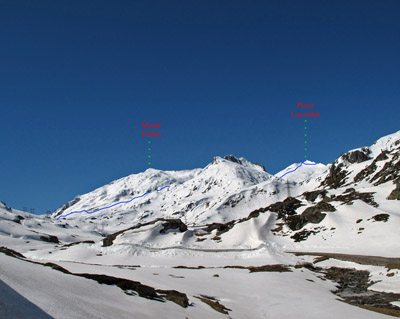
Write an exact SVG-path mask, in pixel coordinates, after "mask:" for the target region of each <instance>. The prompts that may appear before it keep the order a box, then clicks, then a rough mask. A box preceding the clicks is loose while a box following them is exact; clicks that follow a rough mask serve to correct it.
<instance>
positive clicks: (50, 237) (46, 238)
mask: <svg viewBox="0 0 400 319" xmlns="http://www.w3.org/2000/svg"><path fill="white" fill-rule="evenodd" d="M40 240H43V241H47V242H48V243H55V244H59V243H60V242H59V240H58V238H57V236H53V235H46V236H40Z"/></svg>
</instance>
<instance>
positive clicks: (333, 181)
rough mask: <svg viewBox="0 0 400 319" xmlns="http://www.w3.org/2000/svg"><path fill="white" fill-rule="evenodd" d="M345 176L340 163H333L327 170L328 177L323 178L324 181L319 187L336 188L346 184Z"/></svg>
mask: <svg viewBox="0 0 400 319" xmlns="http://www.w3.org/2000/svg"><path fill="white" fill-rule="evenodd" d="M347 175H348V173H347V172H346V170H345V168H344V165H343V164H342V163H340V164H337V163H336V164H335V163H333V164H332V166H331V167H330V169H329V174H328V176H327V177H326V178H325V180H323V181H322V183H321V186H328V187H331V188H338V187H340V186H342V185H343V184H344V183H345V182H346V176H347Z"/></svg>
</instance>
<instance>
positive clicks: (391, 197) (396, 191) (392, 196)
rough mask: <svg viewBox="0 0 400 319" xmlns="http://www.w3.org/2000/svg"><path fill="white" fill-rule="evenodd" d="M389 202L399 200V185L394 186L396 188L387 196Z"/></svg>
mask: <svg viewBox="0 0 400 319" xmlns="http://www.w3.org/2000/svg"><path fill="white" fill-rule="evenodd" d="M387 199H389V200H400V184H397V185H396V188H395V189H394V190H393V191H392V192H391V193H390V195H389V196H388V198H387Z"/></svg>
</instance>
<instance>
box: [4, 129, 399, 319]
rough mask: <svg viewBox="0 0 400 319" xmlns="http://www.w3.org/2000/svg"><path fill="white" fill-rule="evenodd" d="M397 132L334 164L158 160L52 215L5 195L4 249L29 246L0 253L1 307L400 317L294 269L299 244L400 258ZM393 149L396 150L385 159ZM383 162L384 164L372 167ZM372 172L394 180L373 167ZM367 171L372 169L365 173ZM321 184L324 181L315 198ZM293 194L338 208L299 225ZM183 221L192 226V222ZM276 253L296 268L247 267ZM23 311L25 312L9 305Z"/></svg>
mask: <svg viewBox="0 0 400 319" xmlns="http://www.w3.org/2000/svg"><path fill="white" fill-rule="evenodd" d="M398 141H400V131H399V132H396V133H394V134H392V135H389V136H385V137H383V138H381V139H379V140H378V141H377V142H375V143H374V144H373V145H372V146H371V147H364V148H360V149H357V150H360V151H362V152H365V154H368V156H369V159H368V160H365V161H362V162H359V163H357V162H356V163H349V162H347V161H346V160H345V159H344V158H345V157H343V156H342V157H340V158H339V159H338V160H336V161H335V162H334V163H333V164H328V165H324V164H317V163H314V162H310V161H306V162H305V163H306V164H316V165H302V166H301V167H299V168H298V169H296V167H298V166H299V165H300V163H294V164H293V165H291V166H289V167H287V168H286V169H284V170H282V171H281V172H279V173H277V174H275V175H272V174H269V173H268V172H265V170H264V169H263V168H262V167H261V166H260V165H258V164H252V163H250V162H249V161H247V160H246V159H244V158H236V157H234V156H232V155H229V156H226V157H224V158H222V157H215V158H214V160H213V161H212V163H210V164H209V165H207V166H206V167H205V168H197V169H193V170H185V171H160V170H156V169H148V170H146V171H145V172H143V173H140V174H133V175H129V176H127V177H124V178H121V179H119V180H116V181H113V182H111V183H109V184H107V185H105V186H102V187H99V188H97V189H95V190H94V191H92V192H89V193H87V194H83V195H79V196H77V197H76V198H75V199H74V200H72V201H70V202H68V203H66V204H65V205H63V206H62V207H60V208H59V209H58V210H57V211H56V212H54V213H53V215H52V216H49V217H46V216H37V215H32V214H28V213H24V212H21V211H17V210H14V209H12V208H10V207H7V206H6V205H5V204H4V203H0V247H7V248H8V249H12V250H15V251H16V252H18V253H20V254H22V255H23V256H24V257H20V258H15V257H12V256H9V255H6V254H5V253H0V280H1V281H0V297H1V298H0V299H1V300H3V305H4V307H2V309H5V310H3V313H2V312H1V311H2V310H0V317H1V318H3V317H4V318H22V317H23V316H24V315H23V313H24V311H25V313H26V312H27V311H31V312H32V313H35V314H36V317H37V318H40V317H42V318H47V317H49V316H50V317H54V318H132V317H133V318H157V317H162V318H186V317H187V318H228V317H231V318H391V317H390V316H386V315H383V314H379V313H376V312H372V311H368V310H365V309H362V308H358V307H355V306H352V305H349V304H346V303H342V302H339V301H338V300H337V298H338V297H337V296H335V295H334V294H333V293H332V291H333V290H335V285H336V284H335V283H333V282H331V281H324V280H322V279H321V275H320V274H318V273H316V272H312V271H310V270H308V269H306V268H295V267H294V266H295V265H296V264H299V263H304V262H312V261H313V259H314V258H315V256H301V257H299V256H295V255H293V254H292V253H289V252H315V253H336V254H338V253H339V254H347V255H365V256H380V257H387V258H399V257H400V256H399V251H400V232H399V231H398V229H399V227H400V201H399V200H388V196H389V194H390V193H391V192H392V191H393V190H394V188H395V185H394V182H393V181H394V179H395V178H396V176H397V175H396V176H395V175H393V174H398V173H391V174H392V175H390V174H387V175H384V174H383V173H384V172H385V169H386V168H387V167H388V166H389V167H392V166H393V167H395V166H396V165H398V164H397V163H398V161H399V154H400V142H398ZM382 150H383V151H386V153H385V154H386V158H385V159H383V160H380V161H375V160H376V158H377V157H378V156H379V155H380V154H381V152H382ZM353 151H354V150H352V151H350V152H353ZM372 163H375V166H376V167H375V168H374V170H375V171H374V172H373V173H368V174H370V175H368V174H367V175H366V176H364V175H362V174H363V172H365V171H368V172H369V170H371V168H369V170H368V167H371V165H372ZM387 163H388V164H387ZM339 164H343V165H342V167H343V170H344V173H345V174H344V182H343V183H342V184H341V185H340V186H338V187H331V186H329V183H327V182H326V181H327V180H329V178H328V177H330V174H331V169H332V166H333V165H336V166H337V165H339ZM389 164H390V165H392V166H390V165H389ZM333 168H335V166H333ZM294 169H296V171H294V172H292V173H289V174H287V175H286V176H285V177H284V178H280V176H281V175H283V174H285V173H287V172H289V171H292V170H294ZM360 174H361V175H360ZM365 174H366V173H365ZM374 174H378V175H379V174H381V175H382V174H383V175H382V176H383V178H386V179H382V177H381V175H379V176H377V177H376V178H375V179H374V178H371V177H372V176H373V175H374ZM356 176H364V177H363V178H361V179H360V178H358V180H357V181H355V178H356ZM377 181H379V183H377ZM352 189H354V190H352ZM312 192H317V193H315V198H313V196H310V194H313V193H312ZM324 192H325V193H324ZM349 194H353V195H352V196H353V197H351V196H350V195H349ZM354 194H356V196H354ZM357 194H359V195H357ZM365 194H367V195H365ZM368 194H369V195H368ZM289 195H290V196H291V198H292V199H295V200H297V201H298V207H297V208H296V210H295V214H296V215H298V216H300V215H301V214H302V213H304V212H306V211H307V210H310V209H315V207H317V206H318V205H329V206H330V207H331V208H329V209H328V210H323V211H322V213H323V214H324V217H323V219H322V220H321V221H319V222H308V223H306V224H305V225H302V227H301V228H300V229H292V228H291V227H290V226H289V223H288V222H285V220H284V219H283V218H282V216H281V215H280V214H286V213H287V212H288V210H289V213H290V209H289V208H285V209H286V210H285V209H283V210H281V211H279V209H278V208H277V207H281V206H279V205H283V204H282V203H287V201H288V200H289V201H290V198H288V196H289ZM349 196H350V197H351V199H349V198H350V197H349ZM357 196H359V197H357ZM135 197H136V198H135ZM133 198H135V199H133ZM121 202H125V203H121ZM112 205H114V206H113V207H111V208H107V209H102V208H104V207H108V206H112ZM318 207H320V206H318ZM324 207H325V206H324ZM98 209H102V210H100V211H98V212H94V211H95V210H98ZM82 210H86V211H88V212H94V213H91V214H88V213H87V212H79V211H82ZM75 212H79V213H75ZM288 216H290V214H289V215H288ZM377 216H378V217H377ZM179 222H180V223H181V224H180V225H181V226H182V225H184V226H185V227H186V228H185V229H180V228H179V227H181V226H179V227H178V226H177V225H178V224H179ZM174 223H175V224H174ZM117 232H118V233H117ZM301 232H303V233H308V236H307V237H306V239H303V240H300V241H297V240H295V238H296V237H295V236H296V235H299V234H300V233H301ZM112 234H114V235H113V236H109V235H112ZM107 236H109V237H107ZM106 237H107V238H108V240H109V242H108V243H107V244H105V241H103V240H104V239H105V238H106ZM110 238H112V240H111V241H110ZM33 262H34V263H33ZM49 262H50V263H54V264H56V265H58V266H60V267H63V268H64V269H66V270H68V271H69V272H72V273H74V274H82V273H88V274H102V275H108V276H114V277H118V278H123V279H129V280H133V281H138V282H141V283H142V284H145V285H148V286H150V287H153V288H155V289H164V290H177V291H179V292H181V293H184V294H186V295H187V298H188V299H189V303H190V304H191V306H189V307H187V308H185V307H181V306H179V305H177V304H176V303H174V302H172V301H165V302H159V301H154V300H149V299H146V298H142V297H140V296H138V295H137V294H136V295H135V294H133V295H132V294H131V295H129V294H126V293H124V291H123V290H122V289H120V288H118V287H117V286H115V285H104V284H99V283H98V282H96V281H95V280H92V279H88V278H83V277H79V276H74V275H71V274H66V273H63V272H61V271H58V270H56V269H52V268H50V267H45V266H44V265H43V264H44V263H49ZM274 264H282V265H287V266H288V267H289V269H290V271H289V272H282V273H280V272H268V271H267V272H254V273H251V272H249V270H248V269H243V267H254V266H262V265H274ZM177 266H185V267H191V268H176V267H177ZM199 266H201V267H200V268H198V267H199ZM227 266H228V267H227ZM232 266H235V267H236V268H233V267H232ZM318 266H322V267H332V266H337V267H345V268H356V269H360V270H368V271H369V272H370V274H371V280H373V281H375V282H376V283H375V284H374V285H372V286H371V287H370V289H373V290H376V291H383V292H393V293H400V290H399V288H398V287H400V280H399V278H400V277H399V276H400V272H399V271H398V269H389V268H387V267H385V266H382V265H372V264H371V265H366V264H363V265H361V264H359V263H356V262H349V261H341V260H339V259H335V258H330V259H328V260H325V261H323V262H321V263H319V264H318ZM240 267H241V268H240ZM387 274H389V275H387ZM392 274H393V275H392ZM199 296H208V297H212V298H215V300H217V301H219V302H220V303H221V304H222V305H224V306H225V307H226V308H227V309H230V310H228V314H227V315H226V314H222V313H220V312H217V311H216V310H214V309H213V308H211V307H210V306H209V305H207V304H206V303H204V302H202V301H201V300H200V299H198V298H197V297H199ZM11 300H15V302H11ZM399 302H400V300H399V301H393V302H392V303H391V304H392V305H393V306H396V305H399ZM0 305H1V303H0ZM17 308H20V310H21V311H20V312H18V311H17V310H16V309H17ZM399 310H400V307H399ZM12 311H14V312H15V313H17V312H18V313H19V316H20V317H18V316H17V315H15V316H14V317H13V316H12V314H11V315H10V312H12Z"/></svg>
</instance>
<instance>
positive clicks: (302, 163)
mask: <svg viewBox="0 0 400 319" xmlns="http://www.w3.org/2000/svg"><path fill="white" fill-rule="evenodd" d="M304 162H305V161H303V162H301V163H300V165H299V166H297V167H296V168H295V169H294V170H293V171H289V172H286V173H285V174H283V175H282V176H281V177H279V178H282V177H283V176H285V175H286V174H289V173H293V172H294V171H296V170H297V169H298V168H299V167H300V166H301V165H317V163H314V164H306V163H304Z"/></svg>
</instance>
